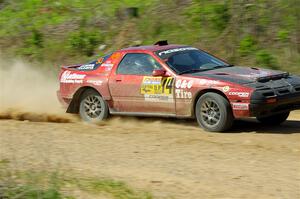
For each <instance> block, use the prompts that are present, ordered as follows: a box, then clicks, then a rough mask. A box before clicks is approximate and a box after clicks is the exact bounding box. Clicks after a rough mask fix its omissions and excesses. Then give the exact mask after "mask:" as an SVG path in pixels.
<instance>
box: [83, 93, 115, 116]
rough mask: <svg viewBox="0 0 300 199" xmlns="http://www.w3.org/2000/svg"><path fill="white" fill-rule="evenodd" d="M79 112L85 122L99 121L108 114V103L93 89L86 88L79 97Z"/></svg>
mask: <svg viewBox="0 0 300 199" xmlns="http://www.w3.org/2000/svg"><path fill="white" fill-rule="evenodd" d="M79 114H80V117H81V118H82V120H84V121H86V122H99V121H102V120H104V119H106V118H107V117H108V115H109V109H108V105H107V103H106V101H105V100H103V98H102V97H101V96H100V95H99V93H98V92H97V91H95V90H92V89H88V90H86V91H85V92H84V93H83V94H82V96H81V98H80V106H79Z"/></svg>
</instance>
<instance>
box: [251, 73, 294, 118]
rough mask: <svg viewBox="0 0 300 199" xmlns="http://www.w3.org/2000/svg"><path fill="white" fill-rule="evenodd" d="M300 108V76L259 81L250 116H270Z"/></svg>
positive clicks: (252, 96)
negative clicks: (265, 81) (264, 81)
mask: <svg viewBox="0 0 300 199" xmlns="http://www.w3.org/2000/svg"><path fill="white" fill-rule="evenodd" d="M297 109H300V78H299V77H297V76H294V77H293V76H290V77H289V78H287V79H280V80H274V81H270V82H267V83H257V84H256V90H255V91H254V92H253V93H252V95H251V101H250V105H249V111H250V116H252V117H257V116H268V115H274V114H277V113H282V112H287V111H292V110H297Z"/></svg>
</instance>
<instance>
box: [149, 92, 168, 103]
mask: <svg viewBox="0 0 300 199" xmlns="http://www.w3.org/2000/svg"><path fill="white" fill-rule="evenodd" d="M144 97H145V101H148V102H162V101H163V102H173V101H174V99H173V95H164V94H154V95H151V94H150V95H149V94H145V95H144Z"/></svg>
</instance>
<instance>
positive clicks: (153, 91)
mask: <svg viewBox="0 0 300 199" xmlns="http://www.w3.org/2000/svg"><path fill="white" fill-rule="evenodd" d="M173 82H174V78H173V77H166V78H165V77H152V76H145V77H144V79H143V82H142V85H141V90H140V93H141V94H142V95H144V98H145V100H146V101H153V102H173Z"/></svg>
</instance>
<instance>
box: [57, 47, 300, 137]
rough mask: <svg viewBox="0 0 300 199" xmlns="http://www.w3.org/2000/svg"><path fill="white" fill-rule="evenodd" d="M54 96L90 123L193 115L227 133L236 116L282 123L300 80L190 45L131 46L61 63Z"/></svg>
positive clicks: (299, 92) (296, 99) (299, 105)
mask: <svg viewBox="0 0 300 199" xmlns="http://www.w3.org/2000/svg"><path fill="white" fill-rule="evenodd" d="M59 80H60V89H59V91H58V93H57V94H58V98H59V100H60V102H61V103H62V104H63V105H64V106H65V107H66V108H67V112H68V113H75V114H78V113H79V114H80V116H81V118H82V119H83V120H85V121H89V122H94V121H100V120H103V119H106V118H107V117H108V116H109V115H110V114H111V115H134V116H164V117H177V118H196V120H197V122H198V123H199V125H200V126H201V127H202V128H204V129H205V130H207V131H216V132H221V131H226V130H228V129H229V128H230V127H231V126H232V124H233V121H234V119H236V118H245V117H256V118H257V119H258V120H259V121H260V122H263V123H272V124H280V123H282V122H284V121H285V120H286V119H287V118H288V116H289V113H290V111H292V110H296V109H300V77H299V76H294V75H290V74H289V73H287V72H281V71H274V70H267V69H260V68H256V67H240V66H233V65H230V64H228V63H226V62H225V61H223V60H221V59H219V58H216V57H214V56H213V55H211V54H209V53H207V52H205V51H203V50H200V49H197V48H194V47H190V46H183V45H169V44H168V43H167V42H166V41H160V42H157V43H156V44H155V45H152V46H139V47H130V48H126V49H122V50H118V51H115V52H114V53H112V54H109V55H107V56H104V57H101V58H99V59H98V60H96V61H93V62H90V63H88V64H84V65H74V66H63V67H62V70H61V72H60V75H59Z"/></svg>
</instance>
